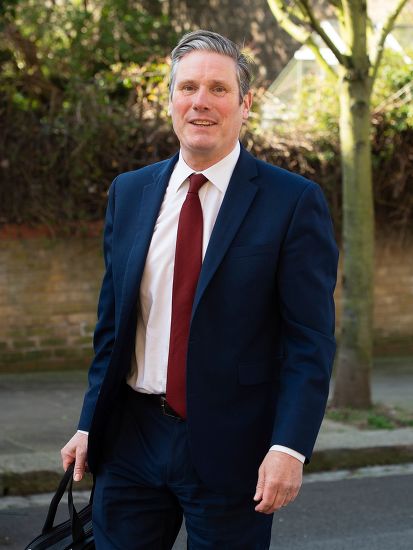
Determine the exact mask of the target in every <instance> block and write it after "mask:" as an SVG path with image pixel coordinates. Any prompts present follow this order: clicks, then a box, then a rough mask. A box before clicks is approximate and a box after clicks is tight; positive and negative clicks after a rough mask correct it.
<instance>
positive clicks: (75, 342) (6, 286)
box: [0, 237, 413, 372]
mask: <svg viewBox="0 0 413 550" xmlns="http://www.w3.org/2000/svg"><path fill="white" fill-rule="evenodd" d="M100 250H101V239H100V237H94V238H90V237H89V238H83V239H82V238H72V239H66V240H65V239H47V238H27V239H22V238H20V239H16V238H8V239H5V240H4V239H3V240H0V371H3V372H5V371H13V370H22V369H32V368H41V369H45V368H56V367H64V368H79V367H86V366H87V365H88V364H89V362H90V359H91V357H92V334H93V328H94V324H95V321H96V305H97V298H98V292H99V287H100V283H101V278H102V275H103V259H102V255H101V252H100ZM376 265H377V269H376V285H375V310H374V327H375V351H376V354H380V355H383V354H398V355H403V354H404V355H407V354H411V355H413V244H412V245H410V246H408V247H404V248H401V247H396V246H395V245H394V244H393V245H391V244H384V243H381V244H379V245H378V246H377V252H376ZM339 279H340V278H339ZM340 295H341V285H340V282H339V284H338V287H337V292H336V303H337V318H338V320H339V314H340Z"/></svg>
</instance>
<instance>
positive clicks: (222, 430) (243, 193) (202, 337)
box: [79, 148, 338, 491]
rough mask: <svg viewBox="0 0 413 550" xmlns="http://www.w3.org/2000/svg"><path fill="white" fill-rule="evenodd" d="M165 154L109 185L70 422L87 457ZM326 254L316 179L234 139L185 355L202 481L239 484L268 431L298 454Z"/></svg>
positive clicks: (118, 382) (100, 419)
mask: <svg viewBox="0 0 413 550" xmlns="http://www.w3.org/2000/svg"><path fill="white" fill-rule="evenodd" d="M177 158H178V155H175V156H174V157H173V158H171V159H168V160H166V161H163V162H159V163H156V164H153V165H150V166H147V167H145V168H142V169H140V170H136V171H133V172H128V173H125V174H121V175H120V176H118V177H117V178H116V179H115V180H114V182H113V184H112V186H111V188H110V191H109V202H108V207H107V215H106V224H105V231H104V256H105V264H106V272H105V276H104V280H103V284H102V289H101V294H100V299H99V307H98V322H97V325H96V331H95V335H94V347H95V358H94V360H93V363H92V365H91V367H90V371H89V389H88V391H87V393H86V396H85V400H84V406H83V409H82V413H81V418H80V423H79V429H83V430H89V431H90V434H89V451H88V463H89V467H90V468H91V469H92V471H93V470H94V469H96V467H97V466H98V464H99V459H100V457H101V452H102V441H103V440H104V432H105V428H106V426H107V424H108V420H109V418H110V415H111V412H112V407H113V404H114V402H115V400H116V398H117V396H118V392H119V389H120V388H121V387H122V385H123V384H124V380H125V377H126V376H127V373H128V371H129V368H130V363H131V354H132V353H133V349H134V342H135V331H136V318H137V304H138V298H139V286H140V281H141V277H142V272H143V269H144V265H145V260H146V255H147V252H148V248H149V244H150V241H151V237H152V233H153V228H154V225H155V222H156V219H157V216H158V212H159V209H160V206H161V203H162V200H163V197H164V193H165V190H166V187H167V184H168V181H169V177H170V174H171V172H172V170H173V167H174V164H175V163H176V161H177ZM337 258H338V252H337V247H336V244H335V241H334V237H333V229H332V224H331V219H330V215H329V212H328V208H327V205H326V201H325V199H324V196H323V193H322V191H321V190H320V188H319V186H318V185H317V184H315V183H313V182H311V181H309V180H307V179H305V178H303V177H301V176H298V175H296V174H293V173H290V172H288V171H286V170H283V169H280V168H277V167H275V166H272V165H270V164H267V163H265V162H262V161H260V160H258V159H256V158H255V157H253V156H252V155H250V154H249V153H248V152H247V151H246V150H245V149H244V148H242V149H241V154H240V157H239V160H238V163H237V165H236V167H235V170H234V172H233V175H232V177H231V180H230V183H229V186H228V190H227V192H226V194H225V197H224V200H223V203H222V206H221V209H220V211H219V214H218V218H217V220H216V223H215V226H214V229H213V232H212V235H211V239H210V242H209V246H208V249H207V251H206V254H205V258H204V261H203V265H202V270H201V275H200V278H199V282H198V286H197V289H196V295H195V300H194V305H193V310H192V319H191V326H190V336H189V346H188V355H187V411H188V419H187V429H188V436H189V441H190V448H191V453H192V459H193V462H194V465H195V467H196V469H197V471H198V474H199V476H200V477H201V478H202V479H203V480H204V482H205V483H206V484H208V485H209V486H210V487H212V488H216V489H218V490H229V491H230V490H234V491H238V490H241V491H245V490H252V489H253V488H254V487H255V484H256V481H257V469H258V467H259V465H260V463H261V461H262V460H263V458H264V456H265V454H266V453H267V451H268V449H269V447H270V446H271V445H272V444H276V443H277V444H280V445H285V446H288V447H291V448H293V449H295V450H297V451H299V452H300V453H302V454H304V455H305V456H306V459H307V461H308V460H309V459H310V456H311V453H312V450H313V446H314V443H315V439H316V437H317V433H318V431H319V428H320V424H321V421H322V418H323V415H324V411H325V405H326V400H327V396H328V389H329V380H330V374H331V368H332V363H333V357H334V352H335V340H334V302H333V291H334V287H335V282H336V270H337Z"/></svg>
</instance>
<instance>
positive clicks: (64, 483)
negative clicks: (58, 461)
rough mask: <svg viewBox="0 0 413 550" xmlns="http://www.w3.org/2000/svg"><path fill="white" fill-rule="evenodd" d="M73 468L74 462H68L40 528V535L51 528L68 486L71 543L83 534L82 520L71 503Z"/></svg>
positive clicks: (80, 538)
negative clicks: (68, 464)
mask: <svg viewBox="0 0 413 550" xmlns="http://www.w3.org/2000/svg"><path fill="white" fill-rule="evenodd" d="M74 469H75V463H74V462H72V464H70V466H69V467H68V468H67V470H66V472H65V473H64V474H63V477H62V479H61V480H60V483H59V486H58V488H57V490H56V493H55V494H54V496H53V498H52V500H51V502H50V506H49V510H48V512H47V516H46V521H45V522H44V525H43V529H42V535H44V534H46V533H47V532H48V531H50V530H51V529H53V524H54V520H55V517H56V512H57V507H58V506H59V503H60V501H61V500H62V497H63V495H64V493H65V491H66V487H68V495H67V503H68V508H69V515H70V523H71V527H72V538H73V543H74V544H76V542H78V541H80V540H82V538H83V537H84V536H85V532H84V530H83V526H82V522H81V521H80V519H79V515H78V513H77V512H76V508H75V506H74V503H73V494H72V489H73V472H74ZM92 492H93V490H92ZM91 500H92V495H91V498H90V503H91Z"/></svg>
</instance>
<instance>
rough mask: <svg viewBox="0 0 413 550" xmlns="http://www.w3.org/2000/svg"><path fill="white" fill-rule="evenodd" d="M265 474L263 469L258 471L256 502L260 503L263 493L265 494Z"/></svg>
mask: <svg viewBox="0 0 413 550" xmlns="http://www.w3.org/2000/svg"><path fill="white" fill-rule="evenodd" d="M264 485H265V483H264V473H263V468H260V469H259V470H258V481H257V488H256V489H255V495H254V500H255V501H256V502H258V501H260V500H261V499H262V496H263V493H264Z"/></svg>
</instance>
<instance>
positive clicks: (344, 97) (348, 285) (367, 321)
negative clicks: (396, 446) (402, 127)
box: [333, 68, 374, 408]
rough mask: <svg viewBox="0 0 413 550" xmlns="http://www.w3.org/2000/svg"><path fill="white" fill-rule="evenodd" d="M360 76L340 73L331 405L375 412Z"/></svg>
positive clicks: (369, 195) (366, 86)
mask: <svg viewBox="0 0 413 550" xmlns="http://www.w3.org/2000/svg"><path fill="white" fill-rule="evenodd" d="M361 73H362V71H354V70H353V71H346V70H345V69H344V68H342V69H341V74H340V84H339V95H340V146H341V162H342V172H343V243H344V250H343V253H344V261H343V288H342V316H341V332H340V345H339V350H338V356H337V361H336V378H335V389H334V397H333V405H334V406H336V407H356V408H367V407H369V406H371V392H370V371H371V364H372V336H373V334H372V332H373V270H374V265H373V264H374V210H373V192H372V175H371V148H370V125H371V122H370V120H371V119H370V107H369V106H370V81H369V78H368V77H367V76H366V77H364V76H362V75H361ZM363 73H364V71H363ZM364 74H365V73H364Z"/></svg>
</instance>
